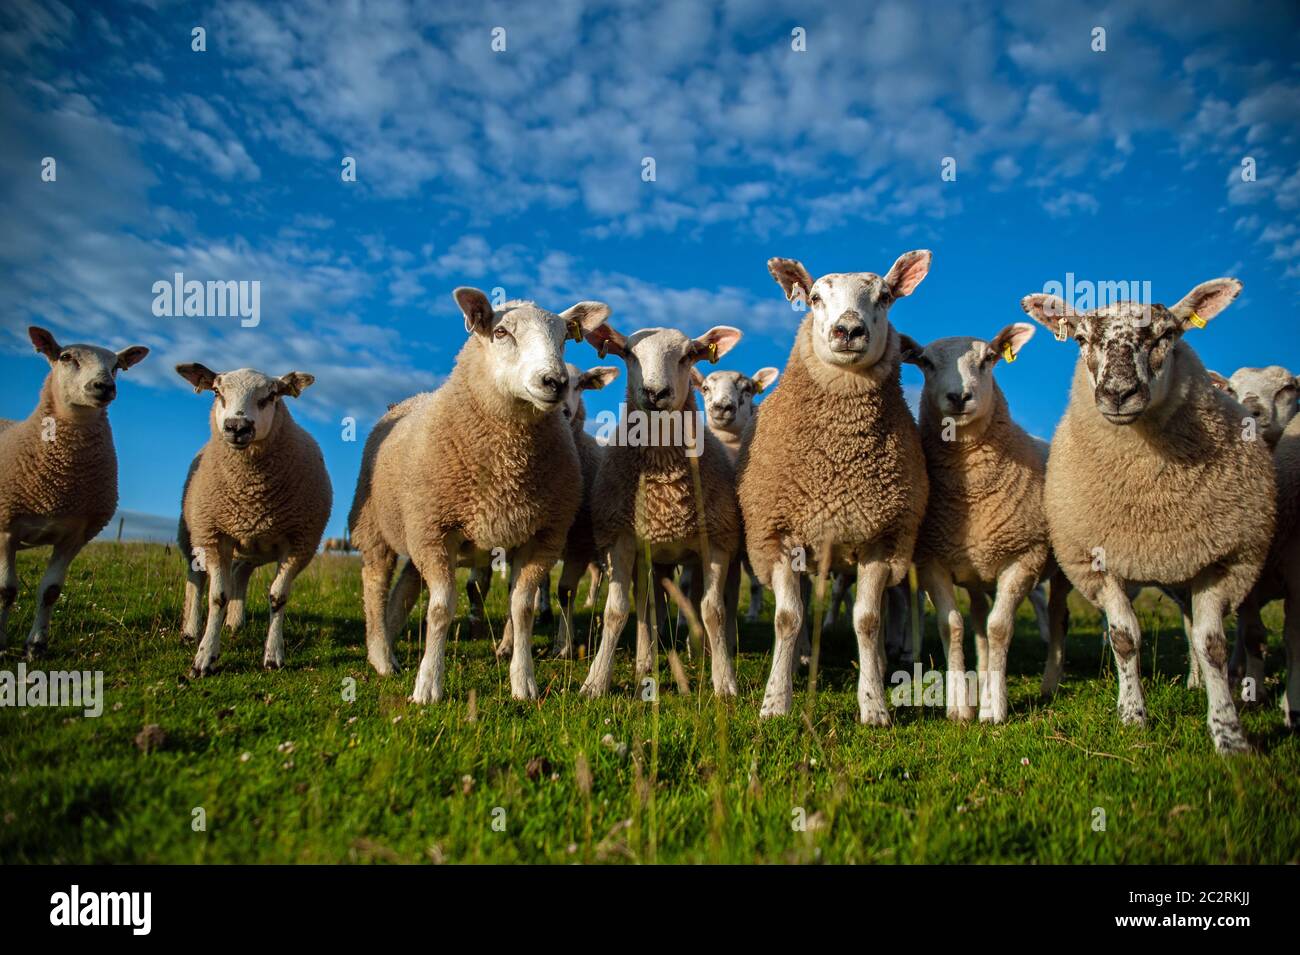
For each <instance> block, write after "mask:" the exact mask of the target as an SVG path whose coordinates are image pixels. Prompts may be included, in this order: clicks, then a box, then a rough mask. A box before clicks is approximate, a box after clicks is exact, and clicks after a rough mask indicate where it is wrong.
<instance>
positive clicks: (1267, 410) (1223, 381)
mask: <svg viewBox="0 0 1300 955" xmlns="http://www.w3.org/2000/svg"><path fill="white" fill-rule="evenodd" d="M1210 378H1211V380H1213V382H1214V384H1215V387H1217V388H1219V389H1220V390H1222V391H1224V392H1226V393H1227V394H1228V395H1230V396H1231V397H1232V398H1234V399H1236V401H1237V402H1238V403H1239V404H1240V405H1241V406H1242V407H1243V408H1245V409H1246V413H1247V414H1249V415H1250V416H1251V417H1252V418H1254V419H1255V424H1256V432H1257V433H1258V434H1259V436H1260V437H1262V438H1263V439H1264V442H1265V443H1266V444H1268V446H1269V447H1273V446H1274V445H1276V444H1277V442H1278V439H1279V438H1281V437H1282V432H1283V431H1285V430H1286V426H1287V425H1288V424H1290V423H1291V419H1292V418H1294V417H1295V414H1296V398H1297V396H1298V395H1300V381H1297V379H1296V377H1295V376H1294V375H1292V374H1291V372H1289V371H1287V370H1286V369H1285V368H1283V367H1282V366H1281V365H1269V366H1268V367H1267V368H1238V369H1237V370H1236V371H1234V372H1233V373H1232V377H1231V378H1224V377H1223V376H1222V375H1218V374H1216V373H1215V372H1210Z"/></svg>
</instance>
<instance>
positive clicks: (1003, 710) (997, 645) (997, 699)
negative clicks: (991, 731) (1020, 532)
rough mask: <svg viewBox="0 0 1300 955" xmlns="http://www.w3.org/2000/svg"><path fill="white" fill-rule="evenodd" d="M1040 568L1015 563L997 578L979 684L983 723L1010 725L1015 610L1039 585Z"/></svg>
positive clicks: (1003, 569)
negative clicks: (1010, 659) (1010, 662)
mask: <svg viewBox="0 0 1300 955" xmlns="http://www.w3.org/2000/svg"><path fill="white" fill-rule="evenodd" d="M1041 569H1042V568H1041V567H1038V568H1031V567H1027V566H1025V565H1024V564H1022V563H1020V562H1019V561H1015V562H1012V563H1011V564H1009V565H1007V566H1006V567H1004V568H1002V571H1001V572H1000V573H999V574H998V585H997V592H996V594H994V597H993V611H992V613H990V614H989V622H988V640H989V655H988V660H987V661H986V662H987V664H988V670H987V674H988V675H987V678H986V679H983V680H981V681H980V722H982V723H1005V722H1006V721H1007V708H1008V705H1007V651H1008V650H1009V649H1010V648H1011V637H1012V636H1013V635H1014V633H1015V630H1016V609H1017V608H1018V607H1019V606H1020V602H1021V601H1022V600H1024V599H1025V597H1026V596H1028V595H1029V591H1030V590H1032V589H1033V587H1034V584H1035V583H1037V582H1038V574H1039V571H1040V570H1041Z"/></svg>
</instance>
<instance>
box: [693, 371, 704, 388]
mask: <svg viewBox="0 0 1300 955" xmlns="http://www.w3.org/2000/svg"><path fill="white" fill-rule="evenodd" d="M691 387H693V388H703V387H704V376H703V375H701V374H700V370H699V369H698V368H696V367H695V366H694V365H691Z"/></svg>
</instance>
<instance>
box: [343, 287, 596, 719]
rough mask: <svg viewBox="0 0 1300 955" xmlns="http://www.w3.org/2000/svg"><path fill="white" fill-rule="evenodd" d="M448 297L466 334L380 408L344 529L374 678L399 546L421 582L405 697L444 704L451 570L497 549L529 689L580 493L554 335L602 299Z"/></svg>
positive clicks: (518, 686)
mask: <svg viewBox="0 0 1300 955" xmlns="http://www.w3.org/2000/svg"><path fill="white" fill-rule="evenodd" d="M452 295H453V298H454V299H455V301H456V304H457V306H458V307H459V308H460V310H461V312H462V314H463V315H464V319H465V331H466V333H467V334H468V338H467V340H466V342H465V344H464V346H463V347H462V348H461V350H460V353H459V354H458V355H457V357H456V363H455V366H454V367H453V368H452V372H451V374H450V375H449V376H448V378H447V380H446V381H445V382H444V383H443V384H442V386H441V387H439V388H438V389H437V390H436V391H433V392H425V393H423V394H419V395H416V396H414V397H412V398H408V399H407V400H406V401H403V402H402V403H400V404H399V405H397V407H395V408H393V409H392V410H391V411H389V412H388V413H387V414H386V415H384V417H382V418H381V419H380V420H379V422H378V423H377V424H376V425H375V427H374V430H373V431H372V432H371V433H370V436H369V438H368V439H367V441H366V446H365V450H364V453H363V458H362V465H361V474H360V476H359V477H358V479H357V491H356V497H355V499H354V501H353V504H352V511H351V514H350V515H349V518H348V526H349V527H350V528H351V530H352V542H353V544H354V545H355V546H356V547H357V549H358V550H359V551H360V552H361V560H362V568H361V581H362V590H363V597H364V601H365V612H366V652H367V657H368V659H369V661H370V664H371V666H373V667H374V668H375V670H376V672H378V673H379V674H381V675H387V674H391V673H393V672H395V671H396V670H397V668H398V667H397V658H396V656H395V655H394V652H393V642H394V639H395V636H396V632H397V631H396V628H395V627H394V626H392V625H391V621H392V619H393V616H394V615H393V614H392V613H391V612H390V610H391V607H390V603H389V599H388V594H387V590H388V582H389V578H390V577H391V576H392V573H393V567H394V565H395V563H396V561H397V557H398V556H399V555H405V556H408V557H409V558H410V564H411V567H412V568H413V569H412V570H411V573H410V576H411V578H413V579H414V580H415V583H416V586H417V587H418V583H419V579H420V578H423V580H424V581H425V582H426V583H427V584H428V587H429V607H428V614H427V621H428V626H427V642H426V645H425V650H424V656H423V658H422V659H421V661H420V668H419V673H418V674H417V676H416V680H415V689H414V692H413V693H412V697H411V698H412V700H413V701H414V702H416V703H435V702H438V701H440V700H441V699H442V696H443V681H444V670H445V660H444V655H445V649H446V643H447V629H448V627H449V626H450V624H451V620H452V617H453V615H454V614H455V610H456V567H457V565H458V563H461V562H462V561H463V562H465V563H469V564H471V565H482V564H483V563H486V562H488V561H490V560H491V559H492V557H493V553H494V552H495V554H496V556H498V557H504V558H506V559H508V560H509V561H510V564H511V566H512V570H513V576H514V582H513V586H512V588H511V593H510V617H511V622H512V624H513V630H514V634H515V638H516V639H515V644H516V645H515V649H514V653H513V655H512V658H511V661H510V692H511V695H512V696H513V697H514V698H515V699H535V698H536V697H537V682H536V680H535V679H534V676H533V658H532V646H531V643H532V630H533V602H534V599H535V596H536V592H537V588H538V587H539V586H540V585H541V584H542V583H543V581H545V580H547V579H548V577H549V574H550V570H551V567H552V566H553V565H554V563H555V561H556V559H557V558H558V557H559V556H560V553H561V550H562V549H563V547H564V542H565V538H566V536H567V534H568V532H569V527H570V525H571V524H572V523H573V519H574V516H575V515H576V514H577V512H578V507H579V505H580V504H581V501H582V471H581V465H580V463H579V459H578V451H577V448H576V447H575V445H574V441H573V433H572V430H571V429H570V428H569V426H568V423H567V422H566V421H565V420H564V418H563V416H562V415H560V414H557V413H556V412H558V411H559V409H560V407H561V405H562V404H563V403H564V395H565V389H566V387H567V384H568V382H567V377H568V373H567V371H566V369H565V364H564V342H565V340H566V338H574V339H578V338H581V337H582V336H583V335H584V334H590V333H591V332H592V331H593V330H594V329H595V328H597V327H599V326H601V325H603V324H604V322H605V319H606V318H607V317H608V316H609V307H608V306H607V305H605V304H603V303H601V302H579V303H578V304H576V305H574V306H572V307H570V308H569V309H567V310H566V311H564V312H562V313H560V314H559V315H556V314H555V313H553V312H550V311H547V310H546V309H544V308H542V307H540V306H539V305H537V304H536V303H535V302H531V301H520V300H512V301H509V302H506V303H504V304H503V305H502V306H501V307H500V308H498V309H495V310H494V309H493V307H492V305H491V303H490V302H489V301H488V298H487V296H486V295H485V294H484V293H483V292H482V291H480V290H479V289H476V288H468V287H461V288H458V289H456V290H455V291H454V292H453V293H452ZM403 576H404V577H405V576H407V575H406V574H404V575H403ZM399 584H400V581H399ZM397 596H398V595H397V594H396V593H395V594H394V598H396V597H397Z"/></svg>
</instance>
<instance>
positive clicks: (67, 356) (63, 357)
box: [59, 351, 78, 368]
mask: <svg viewBox="0 0 1300 955" xmlns="http://www.w3.org/2000/svg"><path fill="white" fill-rule="evenodd" d="M59 361H66V362H67V363H68V364H69V365H71V366H72V367H73V368H76V367H78V366H77V359H75V358H73V357H72V354H71V353H70V352H66V351H65V352H64V353H63V354H62V355H60V356H59Z"/></svg>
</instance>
